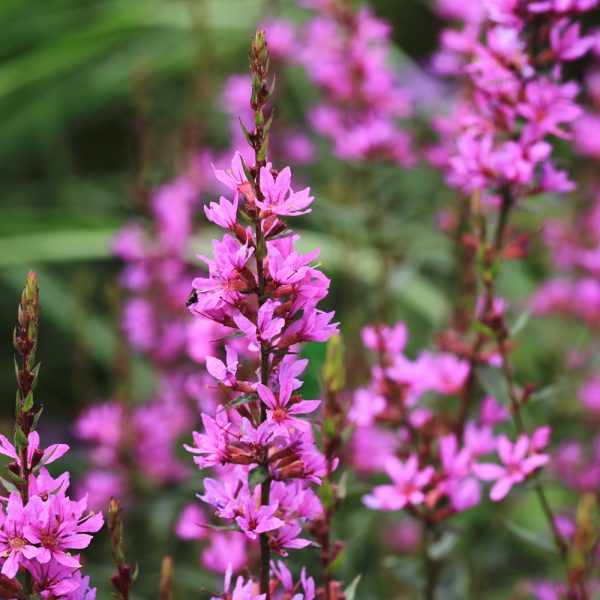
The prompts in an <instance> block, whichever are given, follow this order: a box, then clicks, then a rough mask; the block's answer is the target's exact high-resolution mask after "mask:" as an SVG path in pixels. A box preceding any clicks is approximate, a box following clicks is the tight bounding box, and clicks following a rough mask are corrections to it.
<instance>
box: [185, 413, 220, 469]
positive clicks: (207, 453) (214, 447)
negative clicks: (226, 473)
mask: <svg viewBox="0 0 600 600" xmlns="http://www.w3.org/2000/svg"><path fill="white" fill-rule="evenodd" d="M202 424H203V425H204V430H205V431H206V433H198V432H196V431H194V432H193V433H192V437H193V439H194V445H193V446H190V445H188V444H184V445H183V447H184V448H185V449H186V450H187V451H188V452H191V453H192V454H197V455H198V456H194V462H195V463H196V464H197V465H198V467H199V468H200V469H205V468H206V467H212V466H215V465H218V464H220V463H221V464H224V463H225V462H226V460H227V443H228V440H229V432H228V429H229V427H230V423H229V422H228V420H227V414H226V412H225V411H221V412H218V413H217V414H216V420H215V419H213V418H212V417H210V416H209V415H207V414H202Z"/></svg>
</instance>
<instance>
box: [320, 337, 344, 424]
mask: <svg viewBox="0 0 600 600" xmlns="http://www.w3.org/2000/svg"><path fill="white" fill-rule="evenodd" d="M323 376H324V378H325V382H326V384H327V387H328V388H329V389H330V390H331V391H332V392H339V391H340V390H341V389H342V388H343V387H344V384H345V382H346V366H345V364H344V342H343V340H342V337H341V336H340V335H334V336H333V337H332V338H330V340H329V341H328V342H327V353H326V355H325V365H324V367H323ZM334 433H335V432H334ZM327 435H330V436H331V435H332V434H329V433H328V434H327Z"/></svg>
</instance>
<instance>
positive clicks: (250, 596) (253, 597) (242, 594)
mask: <svg viewBox="0 0 600 600" xmlns="http://www.w3.org/2000/svg"><path fill="white" fill-rule="evenodd" d="M232 574H233V569H232V567H231V565H229V566H228V567H227V571H226V573H225V582H224V584H223V590H224V592H225V593H224V594H223V595H222V596H213V597H212V598H211V600H220V599H223V598H225V599H226V600H265V599H266V597H267V595H266V594H258V593H256V594H255V593H254V589H255V587H256V586H255V584H254V583H253V581H252V580H251V579H250V580H249V581H248V582H244V578H243V577H238V578H237V581H236V584H235V587H234V588H233V590H231V576H232Z"/></svg>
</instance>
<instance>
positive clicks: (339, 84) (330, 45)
mask: <svg viewBox="0 0 600 600" xmlns="http://www.w3.org/2000/svg"><path fill="white" fill-rule="evenodd" d="M305 4H306V5H307V6H308V7H309V8H313V9H315V10H316V11H317V13H318V14H317V16H314V17H313V18H311V19H310V20H309V21H308V23H307V24H306V25H305V26H304V27H303V28H302V30H301V31H300V32H299V34H298V35H299V38H301V39H302V40H303V42H302V44H301V45H300V44H298V46H299V47H298V56H299V59H300V61H301V62H302V64H303V65H304V67H305V69H306V73H307V75H308V77H309V78H310V79H311V80H312V81H313V82H314V83H315V84H316V85H317V87H318V88H319V89H320V90H321V92H322V96H323V99H322V100H321V102H320V103H319V104H317V105H316V106H314V107H312V108H311V109H310V113H309V120H310V122H311V124H312V126H313V128H314V129H315V131H316V132H317V133H318V134H320V135H322V136H324V137H325V138H327V139H329V140H331V142H332V143H333V149H334V153H335V154H336V156H338V157H339V158H341V159H343V160H351V161H370V160H384V161H391V162H394V163H397V164H401V165H406V164H407V163H409V162H411V161H412V159H413V154H412V149H411V138H410V135H409V134H408V132H407V131H406V130H405V129H404V128H403V126H402V124H401V121H402V120H403V119H406V118H407V117H409V116H410V101H409V97H408V94H407V92H406V90H405V89H404V88H402V87H401V86H400V85H399V81H398V79H399V78H398V76H397V74H396V73H395V72H394V70H393V69H392V68H391V67H390V66H389V65H388V61H389V54H390V40H389V37H390V27H389V24H388V23H387V22H385V21H383V20H382V19H379V18H377V17H376V16H375V15H374V14H373V13H372V12H371V11H370V10H369V9H368V8H366V7H364V8H361V9H360V10H358V11H354V10H352V9H351V8H349V7H348V6H346V3H344V2H341V1H338V0H326V1H322V2H321V1H320V2H306V3H305Z"/></svg>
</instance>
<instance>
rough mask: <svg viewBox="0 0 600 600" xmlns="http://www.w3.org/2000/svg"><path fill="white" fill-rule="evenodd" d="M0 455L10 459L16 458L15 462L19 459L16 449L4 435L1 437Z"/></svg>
mask: <svg viewBox="0 0 600 600" xmlns="http://www.w3.org/2000/svg"><path fill="white" fill-rule="evenodd" d="M0 454H4V456H9V457H10V458H14V459H15V460H16V459H17V458H18V456H17V451H16V449H15V447H14V446H13V445H12V444H11V443H10V442H9V441H8V439H7V438H6V437H5V436H3V435H0Z"/></svg>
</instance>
